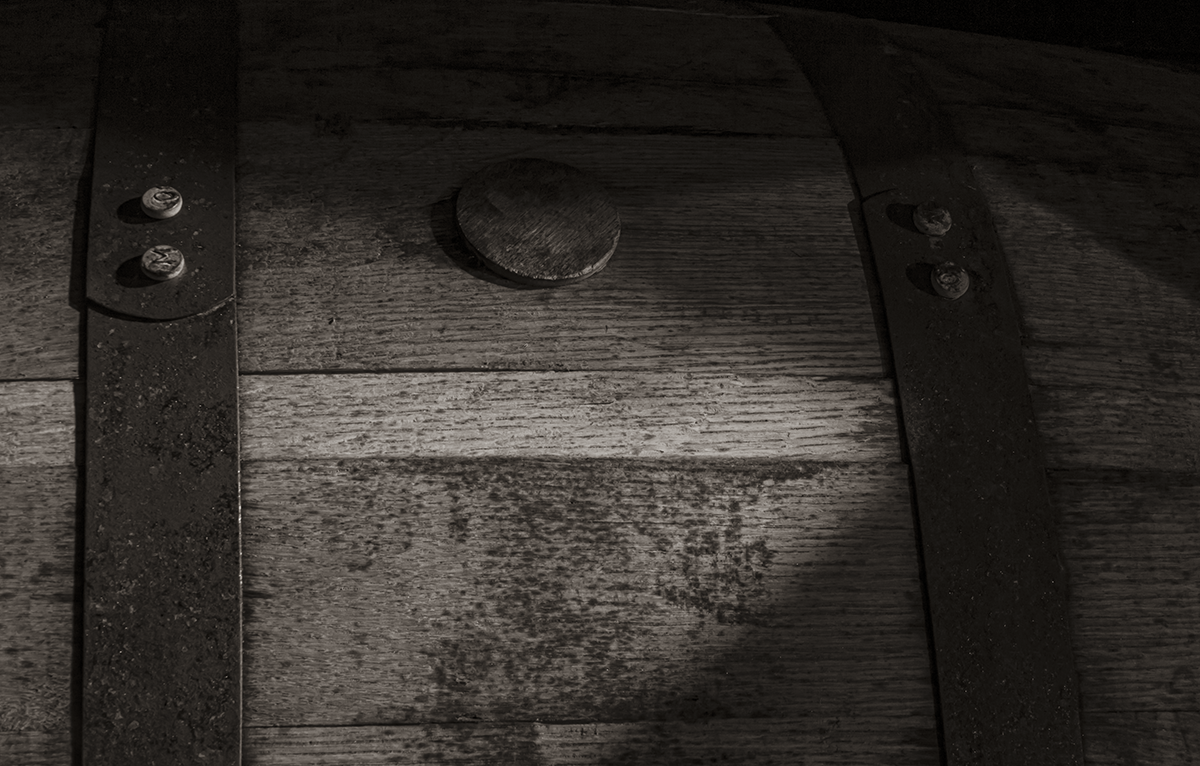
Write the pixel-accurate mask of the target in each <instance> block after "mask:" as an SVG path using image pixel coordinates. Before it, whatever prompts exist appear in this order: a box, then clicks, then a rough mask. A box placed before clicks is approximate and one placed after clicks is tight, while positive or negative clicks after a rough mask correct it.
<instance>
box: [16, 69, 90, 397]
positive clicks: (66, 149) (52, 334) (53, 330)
mask: <svg viewBox="0 0 1200 766" xmlns="http://www.w3.org/2000/svg"><path fill="white" fill-rule="evenodd" d="M0 80H3V75H2V74H0ZM3 103H4V102H3V100H0V104H3ZM2 117H3V115H0V119H2ZM8 128H9V126H7V125H4V124H3V123H0V380H19V379H28V378H43V379H54V378H74V377H76V376H77V375H78V369H79V342H80V341H79V327H80V322H79V309H80V302H81V300H82V287H81V286H80V284H79V283H78V282H77V280H78V279H79V275H77V274H76V262H77V260H78V259H77V258H76V257H75V252H74V250H75V248H76V247H77V246H78V245H79V244H80V242H81V240H80V238H79V231H78V229H79V228H80V226H81V221H80V218H79V216H80V215H81V213H79V212H78V211H79V208H78V207H77V204H76V203H77V201H78V200H79V199H81V197H80V194H81V187H80V184H81V183H82V182H81V180H80V179H81V178H82V176H83V174H84V164H85V160H86V157H87V152H88V147H89V144H90V142H91V131H90V130H87V129H85V128H62V129H53V128H51V129H47V128H30V129H27V130H21V129H15V130H14V129H8ZM80 263H81V261H80Z"/></svg>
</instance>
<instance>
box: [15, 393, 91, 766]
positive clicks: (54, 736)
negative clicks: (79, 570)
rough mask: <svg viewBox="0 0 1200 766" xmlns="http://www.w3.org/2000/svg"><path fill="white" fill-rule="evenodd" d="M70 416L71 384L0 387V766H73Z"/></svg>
mask: <svg viewBox="0 0 1200 766" xmlns="http://www.w3.org/2000/svg"><path fill="white" fill-rule="evenodd" d="M74 408H75V401H74V394H73V392H72V385H71V384H70V383H68V382H22V383H0V434H3V435H4V441H3V446H0V604H3V606H2V607H0V647H3V648H4V651H3V652H2V653H0V763H20V764H28V765H29V766H41V765H42V764H47V765H49V764H62V763H66V762H67V761H68V759H69V758H70V752H71V732H70V721H71V675H72V668H73V666H74V649H73V636H74V626H75V613H76V605H75V601H76V593H75V560H76V547H75V546H76V540H75V524H76V519H77V514H78V510H77V499H76V469H75V465H74V464H75V434H74Z"/></svg>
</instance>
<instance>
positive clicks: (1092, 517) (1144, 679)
mask: <svg viewBox="0 0 1200 766" xmlns="http://www.w3.org/2000/svg"><path fill="white" fill-rule="evenodd" d="M1051 477H1052V484H1051V486H1052V488H1053V496H1054V499H1055V503H1056V505H1057V506H1058V507H1059V508H1060V509H1061V512H1062V525H1061V535H1062V541H1063V552H1064V557H1065V559H1066V563H1067V566H1068V568H1069V571H1070V575H1071V588H1072V592H1073V594H1074V597H1073V599H1072V619H1073V622H1074V628H1075V642H1076V647H1077V654H1078V658H1079V675H1080V683H1081V687H1082V690H1083V703H1084V710H1085V713H1086V714H1089V715H1090V713H1091V712H1092V711H1095V712H1113V711H1188V712H1191V713H1200V646H1198V645H1197V643H1196V626H1197V625H1200V577H1198V576H1197V572H1196V551H1198V550H1200V476H1197V475H1195V474H1193V475H1190V476H1173V475H1165V474H1160V473H1148V474H1143V473H1135V472H1127V471H1113V472H1103V473H1097V472H1075V471H1072V472H1057V471H1056V472H1052V473H1051ZM1138 762H1139V763H1146V762H1153V761H1138Z"/></svg>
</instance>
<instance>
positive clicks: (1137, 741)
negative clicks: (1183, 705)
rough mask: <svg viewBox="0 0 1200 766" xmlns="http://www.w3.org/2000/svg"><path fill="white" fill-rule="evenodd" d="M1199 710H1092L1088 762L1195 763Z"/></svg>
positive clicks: (1114, 765) (1116, 765)
mask: <svg viewBox="0 0 1200 766" xmlns="http://www.w3.org/2000/svg"><path fill="white" fill-rule="evenodd" d="M1198 736H1200V713H1197V712H1196V711H1194V710H1193V711H1179V712H1173V711H1168V712H1159V711H1147V712H1135V713H1093V714H1091V715H1090V716H1089V717H1088V740H1087V742H1086V743H1085V744H1086V747H1087V759H1088V764H1089V766H1141V764H1149V763H1152V764H1155V766H1192V764H1195V763H1196V760H1197V758H1198V757H1200V753H1198V752H1197V746H1196V741H1197V737H1198Z"/></svg>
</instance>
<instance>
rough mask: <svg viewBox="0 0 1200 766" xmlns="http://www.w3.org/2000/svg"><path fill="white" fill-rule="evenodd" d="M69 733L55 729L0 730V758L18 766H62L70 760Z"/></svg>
mask: <svg viewBox="0 0 1200 766" xmlns="http://www.w3.org/2000/svg"><path fill="white" fill-rule="evenodd" d="M71 758H72V755H71V735H70V732H69V731H67V730H66V729H58V730H55V731H0V759H4V760H3V762H4V763H13V764H20V766H63V764H67V763H70V762H71Z"/></svg>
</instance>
